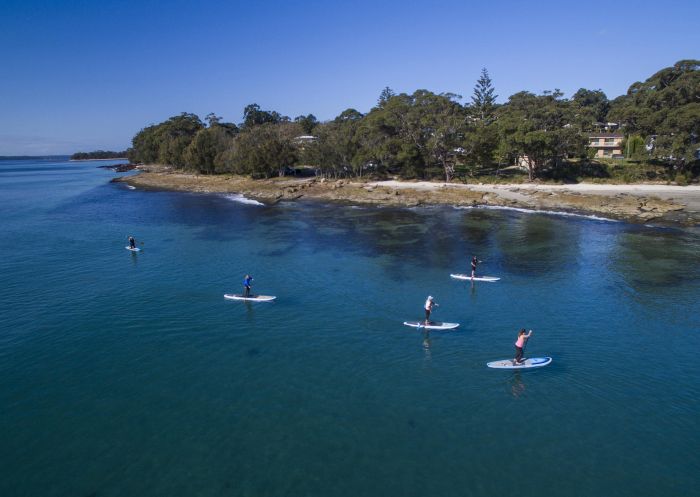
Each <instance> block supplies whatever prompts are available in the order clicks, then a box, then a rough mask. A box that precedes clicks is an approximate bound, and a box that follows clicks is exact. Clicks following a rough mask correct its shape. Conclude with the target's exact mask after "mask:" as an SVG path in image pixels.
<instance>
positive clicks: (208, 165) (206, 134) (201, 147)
mask: <svg viewBox="0 0 700 497" xmlns="http://www.w3.org/2000/svg"><path fill="white" fill-rule="evenodd" d="M207 117H209V116H207ZM210 122H213V124H212V125H210V126H209V127H208V128H203V129H200V130H199V131H198V132H197V134H196V135H195V136H194V138H193V139H192V141H191V142H190V144H189V145H188V146H187V148H186V149H185V151H184V157H183V159H184V162H185V163H186V164H187V168H188V169H192V170H195V171H197V172H200V173H204V174H213V173H216V172H225V170H226V168H225V165H224V162H223V159H222V156H223V154H224V152H225V151H226V150H228V149H229V148H231V147H232V146H233V138H234V136H235V135H236V132H235V131H234V130H233V129H231V128H230V127H228V126H222V125H219V124H218V121H213V120H210Z"/></svg>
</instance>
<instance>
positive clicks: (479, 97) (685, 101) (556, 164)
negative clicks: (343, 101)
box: [129, 60, 700, 181]
mask: <svg viewBox="0 0 700 497" xmlns="http://www.w3.org/2000/svg"><path fill="white" fill-rule="evenodd" d="M496 97H497V95H495V89H494V87H493V83H492V81H491V78H490V77H489V74H488V72H487V71H486V69H484V70H482V73H481V76H480V77H479V79H478V80H477V82H476V85H475V87H474V89H473V95H472V97H471V102H469V103H467V104H465V105H462V104H461V103H460V100H461V97H460V96H459V95H455V94H450V93H444V94H435V93H432V92H430V91H428V90H417V91H415V92H414V93H412V94H406V93H400V94H396V93H395V92H394V91H393V90H391V89H390V88H389V87H386V88H384V89H383V90H382V92H381V94H380V96H379V98H378V100H377V104H376V106H375V107H373V108H372V109H371V110H370V111H369V112H368V113H367V114H363V113H361V112H358V111H357V110H355V109H347V110H345V111H343V112H342V113H341V114H340V115H339V116H338V117H336V118H335V119H333V120H331V121H327V122H319V121H318V120H317V119H316V117H315V116H314V115H313V114H308V115H306V116H304V115H301V116H298V117H296V118H295V119H294V120H291V119H290V118H289V117H287V116H283V115H281V114H279V113H278V112H275V111H268V110H263V109H261V108H260V106H259V105H257V104H251V105H248V106H247V107H246V108H245V109H244V112H243V122H242V123H240V125H235V124H233V123H222V122H221V119H220V118H219V117H217V116H216V115H214V114H209V115H208V116H207V117H206V118H205V121H206V122H203V121H202V120H200V118H199V117H197V116H196V115H194V114H188V113H183V114H181V115H179V116H174V117H172V118H170V119H168V120H167V121H165V122H163V123H160V124H157V125H153V126H149V127H147V128H145V129H143V130H141V131H140V132H139V133H138V134H137V135H136V136H135V137H134V139H133V147H132V148H131V149H130V150H129V158H130V159H131V160H132V161H138V162H143V163H161V164H169V165H172V166H175V167H178V168H181V169H185V170H190V171H196V172H200V173H203V174H214V173H237V174H247V175H251V176H253V177H270V176H274V175H284V174H287V173H289V172H292V171H294V170H295V167H296V166H299V165H304V166H310V167H312V168H313V169H314V170H315V171H316V174H318V175H322V176H326V177H365V176H372V177H385V176H389V175H391V176H396V177H400V178H407V179H409V178H419V179H434V178H442V179H444V180H446V181H452V180H454V179H458V180H462V181H467V180H468V179H469V178H473V177H476V176H479V177H481V178H484V177H485V176H490V175H505V174H521V171H522V172H526V173H527V176H528V178H529V179H530V180H532V179H535V178H554V179H575V178H579V177H582V176H591V175H592V176H598V177H605V176H606V175H607V176H614V174H613V173H611V171H613V169H614V168H612V169H611V168H609V167H608V165H606V164H605V163H604V162H593V161H592V159H591V158H592V155H593V154H592V153H591V152H594V151H593V150H592V149H587V144H588V135H589V134H591V133H592V132H599V131H600V130H601V129H602V128H603V127H606V126H610V124H609V123H610V121H613V122H615V123H619V124H620V125H621V127H620V130H619V132H621V133H623V134H624V135H626V136H627V138H626V140H625V145H624V148H625V155H626V157H627V158H628V159H630V160H631V161H633V162H635V163H637V164H638V165H639V171H645V173H644V174H646V175H647V177H648V176H649V171H655V173H654V174H657V173H656V172H657V171H659V170H660V169H659V168H661V170H664V168H665V169H666V170H668V171H669V174H667V176H668V177H673V176H674V175H677V174H679V171H680V172H681V174H683V175H685V176H684V178H685V179H687V178H688V177H689V176H688V175H690V176H692V175H693V174H696V173H697V169H698V149H699V147H700V144H699V143H698V136H699V134H700V61H693V60H685V61H681V62H678V63H677V64H675V65H674V66H673V67H669V68H666V69H663V70H661V71H659V72H658V73H656V74H654V75H653V76H652V77H651V78H649V79H648V80H647V81H645V82H644V83H634V84H633V85H632V86H631V87H630V89H629V91H628V92H627V95H624V96H621V97H619V98H617V99H615V100H614V101H612V102H610V101H609V100H608V98H607V97H606V95H605V94H604V93H603V92H602V91H600V90H587V89H584V88H582V89H580V90H578V91H577V92H576V93H575V94H574V95H573V96H572V98H571V99H567V98H564V95H563V94H562V93H561V92H560V91H559V90H554V91H545V92H543V93H542V94H541V95H536V94H533V93H530V92H526V91H523V92H519V93H516V94H514V95H512V96H510V97H509V98H508V100H507V102H505V103H504V104H502V105H498V104H496V102H495V100H496ZM652 163H653V167H651V166H650V164H652ZM619 164H620V163H618V165H619ZM630 164H632V162H626V163H625V166H624V170H625V171H626V172H625V174H628V169H627V168H628V167H630V166H629V165H630ZM642 166H644V167H642ZM647 166H649V167H647ZM640 174H641V172H640Z"/></svg>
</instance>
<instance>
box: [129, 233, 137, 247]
mask: <svg viewBox="0 0 700 497" xmlns="http://www.w3.org/2000/svg"><path fill="white" fill-rule="evenodd" d="M129 248H131V249H135V248H136V239H135V238H134V237H133V236H131V235H129Z"/></svg>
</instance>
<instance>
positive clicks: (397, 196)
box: [112, 166, 700, 226]
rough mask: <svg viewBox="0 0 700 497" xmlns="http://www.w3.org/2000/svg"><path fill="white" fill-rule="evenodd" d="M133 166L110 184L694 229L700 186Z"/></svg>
mask: <svg viewBox="0 0 700 497" xmlns="http://www.w3.org/2000/svg"><path fill="white" fill-rule="evenodd" d="M137 169H139V170H140V173H139V174H136V175H132V176H121V177H117V178H114V179H113V180H112V181H114V182H118V183H126V184H127V185H130V186H132V187H136V188H144V189H150V190H169V191H185V192H198V193H236V194H241V195H243V196H245V197H247V198H250V199H253V200H256V201H259V202H262V203H265V204H274V203H277V202H279V201H282V200H296V199H300V198H304V199H309V200H323V201H332V202H340V203H348V204H352V205H373V206H389V207H416V206H421V205H453V206H455V207H478V206H490V207H509V208H516V209H526V210H537V211H550V212H561V213H568V214H583V215H589V216H590V215H593V216H597V217H603V218H609V219H614V220H624V221H630V222H634V223H648V222H650V221H654V222H657V223H661V224H671V225H683V226H694V225H697V224H700V186H697V185H691V186H673V185H665V184H629V185H613V184H596V183H578V184H572V185H552V184H535V183H525V184H483V183H480V184H460V183H444V182H442V183H441V182H428V181H396V180H385V181H359V180H345V179H341V180H326V179H319V178H289V177H282V178H271V179H263V180H253V179H250V178H248V177H243V176H235V175H227V174H222V175H213V176H205V175H197V174H189V173H183V172H178V171H174V170H172V168H169V167H167V166H139V167H138V168H137Z"/></svg>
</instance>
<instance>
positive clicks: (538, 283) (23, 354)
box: [0, 161, 700, 497]
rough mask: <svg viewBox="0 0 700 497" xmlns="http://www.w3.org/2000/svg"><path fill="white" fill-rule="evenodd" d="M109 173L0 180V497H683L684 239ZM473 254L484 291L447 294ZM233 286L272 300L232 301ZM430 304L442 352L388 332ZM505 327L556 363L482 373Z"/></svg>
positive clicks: (692, 430)
mask: <svg viewBox="0 0 700 497" xmlns="http://www.w3.org/2000/svg"><path fill="white" fill-rule="evenodd" d="M103 164H104V162H99V163H98V162H88V163H68V162H52V161H35V162H31V161H15V162H11V161H3V162H0V197H1V199H2V202H1V203H0V226H1V227H2V231H3V235H4V236H2V239H1V240H0V248H2V251H3V253H4V256H3V258H2V259H1V260H0V274H1V275H2V285H0V304H1V306H2V312H1V313H0V408H1V416H0V432H1V433H2V437H3V440H2V444H0V468H1V469H0V472H1V474H2V478H0V495H3V496H100V497H102V496H123V495H134V496H135V495H144V496H161V495H162V496H193V495H198V496H219V495H241V496H258V497H259V496H271V497H272V496H284V495H286V496H302V495H308V496H324V497H327V496H349V497H350V496H352V497H356V496H390V495H402V496H426V495H435V496H442V497H445V496H462V495H470V496H493V495H499V494H505V493H509V494H513V493H515V494H517V495H519V496H548V495H556V496H560V495H568V496H593V495H598V496H599V495H605V496H640V495H655V496H665V495H669V496H671V495H673V496H675V495H693V494H694V493H695V495H698V490H697V483H698V479H697V478H698V476H697V475H698V471H700V456H699V455H698V454H699V451H698V448H699V447H700V407H699V406H700V402H698V397H699V396H700V361H698V359H697V355H698V351H699V350H700V318H698V301H699V300H700V299H699V298H700V235H699V234H698V232H697V231H693V230H670V229H656V228H648V227H643V226H636V225H629V224H625V223H613V222H605V221H596V220H589V219H577V218H567V217H559V216H551V215H543V214H525V213H518V212H506V211H503V212H500V211H493V210H478V209H470V210H460V209H452V208H421V209H360V208H353V207H343V206H329V205H322V204H314V203H285V204H280V205H277V206H272V207H265V206H258V205H252V204H244V203H241V202H240V199H236V198H235V197H228V198H227V197H225V196H218V195H195V194H182V193H163V192H146V191H141V190H129V189H127V188H126V187H124V186H123V185H117V184H110V183H109V182H108V181H109V179H110V178H112V177H113V176H114V173H112V172H109V171H105V170H102V169H97V168H96V166H97V165H103ZM128 234H133V235H135V236H136V238H137V240H138V241H139V242H143V245H142V248H143V250H142V252H141V253H139V254H137V255H136V254H131V253H129V252H128V251H126V250H124V246H125V245H126V236H127V235H128ZM473 253H474V254H477V255H478V256H479V257H480V258H481V259H483V260H484V261H485V263H484V264H483V266H482V269H483V274H488V275H495V276H500V277H501V278H502V280H501V281H499V282H498V283H481V284H476V285H474V287H472V286H471V285H470V284H469V283H463V282H457V281H454V280H451V279H450V278H449V273H450V272H464V271H466V270H467V265H468V263H467V256H469V255H471V254H473ZM246 272H251V273H252V274H253V276H254V277H255V280H254V290H255V291H258V292H260V293H264V294H272V295H277V296H278V300H277V301H276V302H275V303H272V304H269V303H268V304H264V303H260V304H250V305H246V304H244V303H240V302H231V301H227V300H224V299H223V294H224V293H227V292H239V291H240V289H241V279H242V277H243V275H244V274H245V273H246ZM428 294H431V295H434V296H435V297H436V300H437V302H438V303H440V304H441V306H440V307H439V308H438V310H437V311H436V313H435V319H439V320H445V321H457V322H460V323H461V324H462V326H461V327H460V328H459V329H458V330H456V331H452V332H442V333H440V332H433V333H431V334H429V335H426V334H424V333H422V332H420V331H417V330H415V329H411V328H407V327H405V326H402V324H401V323H402V321H404V320H407V319H419V318H420V317H421V315H422V310H421V308H422V304H423V301H424V300H425V297H426V296H427V295H428ZM520 327H527V328H533V329H534V330H535V331H534V335H533V338H532V340H531V342H530V344H529V345H528V349H527V355H530V356H537V355H550V356H552V357H554V362H553V363H552V364H551V365H550V366H548V367H546V368H543V369H541V370H536V371H530V372H522V373H512V372H508V371H498V370H490V369H488V368H486V367H485V363H486V362H488V361H491V360H496V359H502V358H508V357H512V354H513V347H512V345H513V341H514V340H515V335H516V330H517V329H518V328H520Z"/></svg>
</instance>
